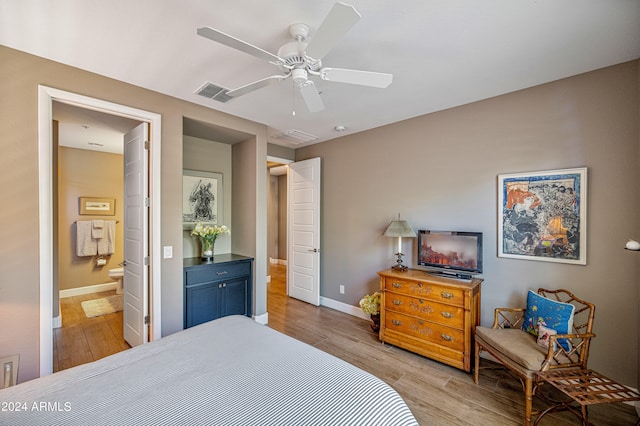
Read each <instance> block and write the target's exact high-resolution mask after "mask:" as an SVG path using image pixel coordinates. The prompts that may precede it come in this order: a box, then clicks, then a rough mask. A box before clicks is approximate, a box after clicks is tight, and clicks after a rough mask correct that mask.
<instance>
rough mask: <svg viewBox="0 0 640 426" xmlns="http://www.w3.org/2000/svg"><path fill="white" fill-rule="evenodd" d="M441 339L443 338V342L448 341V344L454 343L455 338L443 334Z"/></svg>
mask: <svg viewBox="0 0 640 426" xmlns="http://www.w3.org/2000/svg"><path fill="white" fill-rule="evenodd" d="M440 337H442V340H446V341H447V342H453V337H451V336H449V335H448V334H441V335H440Z"/></svg>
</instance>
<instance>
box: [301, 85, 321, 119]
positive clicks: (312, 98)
mask: <svg viewBox="0 0 640 426" xmlns="http://www.w3.org/2000/svg"><path fill="white" fill-rule="evenodd" d="M299 87H300V94H301V95H302V99H304V103H305V104H307V109H309V112H318V111H322V110H323V109H324V103H322V98H321V97H320V93H319V92H318V89H317V88H316V85H315V84H313V81H311V80H307V81H305V82H304V83H302V84H301V85H300V86H299Z"/></svg>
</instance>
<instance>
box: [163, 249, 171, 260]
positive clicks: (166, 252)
mask: <svg viewBox="0 0 640 426" xmlns="http://www.w3.org/2000/svg"><path fill="white" fill-rule="evenodd" d="M172 257H173V246H164V258H165V259H171V258H172Z"/></svg>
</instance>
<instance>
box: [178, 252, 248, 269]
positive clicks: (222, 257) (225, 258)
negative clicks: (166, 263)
mask: <svg viewBox="0 0 640 426" xmlns="http://www.w3.org/2000/svg"><path fill="white" fill-rule="evenodd" d="M242 260H253V257H247V256H242V255H239V254H233V253H223V254H216V255H214V256H213V260H212V261H210V262H207V261H204V260H202V259H201V258H199V257H187V258H185V259H182V266H183V267H185V268H186V267H189V266H198V265H215V264H218V263H229V262H239V261H242Z"/></svg>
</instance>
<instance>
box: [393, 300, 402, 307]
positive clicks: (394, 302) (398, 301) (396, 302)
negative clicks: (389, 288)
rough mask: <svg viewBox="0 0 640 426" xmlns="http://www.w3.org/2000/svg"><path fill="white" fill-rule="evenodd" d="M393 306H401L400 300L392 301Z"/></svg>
mask: <svg viewBox="0 0 640 426" xmlns="http://www.w3.org/2000/svg"><path fill="white" fill-rule="evenodd" d="M393 304H394V305H396V306H400V305H402V300H396V299H393Z"/></svg>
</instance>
